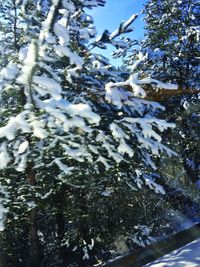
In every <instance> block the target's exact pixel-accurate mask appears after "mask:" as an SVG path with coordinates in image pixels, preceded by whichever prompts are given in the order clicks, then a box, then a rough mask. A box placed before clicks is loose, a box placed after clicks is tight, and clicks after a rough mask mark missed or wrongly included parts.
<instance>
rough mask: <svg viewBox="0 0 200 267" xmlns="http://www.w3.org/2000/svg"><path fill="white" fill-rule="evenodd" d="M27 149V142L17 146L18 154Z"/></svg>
mask: <svg viewBox="0 0 200 267" xmlns="http://www.w3.org/2000/svg"><path fill="white" fill-rule="evenodd" d="M28 147H29V142H28V141H24V142H22V143H21V144H20V145H19V148H18V154H23V153H24V152H25V151H26V150H27V149H28Z"/></svg>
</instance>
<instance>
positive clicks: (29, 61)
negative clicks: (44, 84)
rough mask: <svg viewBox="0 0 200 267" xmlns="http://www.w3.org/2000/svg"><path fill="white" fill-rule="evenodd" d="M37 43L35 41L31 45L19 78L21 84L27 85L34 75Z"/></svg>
mask: <svg viewBox="0 0 200 267" xmlns="http://www.w3.org/2000/svg"><path fill="white" fill-rule="evenodd" d="M36 49H37V48H36V44H35V42H34V41H32V43H31V44H30V45H29V47H28V52H27V55H26V58H25V60H24V63H23V67H22V70H21V72H22V74H21V75H20V77H19V78H18V79H17V81H18V82H19V83H21V84H25V85H27V84H28V83H29V79H30V77H31V75H32V71H33V68H34V66H35V64H36Z"/></svg>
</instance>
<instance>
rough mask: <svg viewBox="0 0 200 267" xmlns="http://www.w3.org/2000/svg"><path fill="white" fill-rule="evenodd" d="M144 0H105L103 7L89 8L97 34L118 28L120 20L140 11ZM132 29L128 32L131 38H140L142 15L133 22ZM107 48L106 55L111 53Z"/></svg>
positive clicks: (124, 19) (142, 26)
mask: <svg viewBox="0 0 200 267" xmlns="http://www.w3.org/2000/svg"><path fill="white" fill-rule="evenodd" d="M145 2H146V0H107V1H106V5H105V7H98V8H94V9H93V10H91V11H90V12H89V13H90V14H91V15H92V17H93V19H94V22H95V25H96V28H97V32H98V35H101V34H102V33H103V31H104V30H105V29H107V30H109V31H110V32H112V31H114V30H115V29H116V28H118V26H119V24H120V22H121V21H126V20H127V19H128V18H129V17H130V16H131V15H132V14H135V13H140V11H141V10H142V9H143V7H144V6H143V5H144V4H145ZM133 27H134V29H135V30H134V31H133V32H132V33H131V34H130V35H131V37H132V38H134V39H137V40H140V39H142V38H143V35H144V29H143V28H144V22H143V21H142V15H140V16H139V18H138V19H137V20H136V21H135V22H134V23H133ZM111 51H112V50H111V48H109V49H108V52H107V55H106V56H108V55H109V53H111Z"/></svg>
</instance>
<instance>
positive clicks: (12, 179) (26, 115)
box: [0, 0, 175, 267]
mask: <svg viewBox="0 0 200 267" xmlns="http://www.w3.org/2000/svg"><path fill="white" fill-rule="evenodd" d="M104 3H105V1H103V0H96V1H83V0H79V1H71V0H62V1H61V0H52V1H51V3H50V4H49V5H48V3H47V5H45V6H41V1H22V2H21V1H17V4H18V7H17V8H18V12H19V13H18V17H17V18H18V20H19V25H21V24H22V25H23V28H24V29H25V30H24V32H22V36H24V35H25V39H23V40H24V41H22V43H20V49H19V53H17V51H16V52H15V54H14V56H13V57H12V60H10V58H9V60H10V61H9V63H8V65H7V66H6V67H5V68H3V69H2V70H1V73H0V87H1V120H0V124H1V128H0V141H1V146H0V169H1V171H0V173H1V176H0V183H1V188H2V192H3V193H5V192H6V194H4V196H3V197H2V198H1V200H2V201H1V202H2V204H1V205H2V209H1V213H0V215H1V216H0V219H1V221H4V224H2V227H1V228H2V229H1V230H3V226H4V227H5V229H4V232H3V233H2V235H3V237H2V240H3V243H4V244H5V246H4V251H7V252H8V251H9V253H7V255H10V256H8V258H7V261H8V262H9V264H12V266H27V265H26V264H27V262H28V264H29V265H28V266H32V267H36V266H39V264H46V261H47V262H48V256H49V255H50V254H52V253H55V258H54V260H55V262H56V263H55V264H57V266H66V264H70V263H72V262H76V263H77V264H78V266H87V264H89V263H90V264H94V263H96V262H95V261H97V258H98V257H97V255H98V251H99V250H100V249H101V248H102V247H101V246H100V243H101V242H100V241H98V236H99V233H101V232H102V230H101V228H100V229H96V228H95V226H94V224H95V222H96V221H98V218H96V219H95V220H96V221H95V222H93V220H92V219H93V216H94V217H95V213H96V210H95V209H94V206H93V205H92V202H91V201H92V200H97V201H96V202H98V203H99V207H101V203H103V202H104V198H105V196H108V195H109V194H110V191H109V188H110V189H112V190H114V189H115V188H118V186H119V188H120V185H118V183H119V184H120V183H123V186H125V185H126V186H127V188H129V190H130V188H132V189H133V190H137V189H138V188H142V187H143V186H147V187H149V188H150V189H153V190H155V191H156V192H157V193H161V194H162V193H163V188H162V187H161V186H160V185H158V183H157V182H158V180H159V179H158V176H157V175H156V173H155V172H156V166H155V163H154V160H155V158H157V157H160V155H161V153H163V152H166V153H167V154H169V155H172V154H174V153H173V152H172V151H171V150H170V149H169V148H167V147H166V146H164V145H163V144H162V143H161V141H162V138H161V136H160V135H159V133H161V132H163V131H164V130H166V129H168V128H172V127H174V125H173V124H170V123H167V122H166V121H165V120H161V119H157V118H156V117H155V113H156V111H157V110H160V109H163V107H162V106H160V105H159V104H158V103H156V102H149V101H146V100H144V99H142V97H144V96H145V91H144V89H143V88H142V86H143V85H146V84H152V83H153V84H156V85H157V86H158V87H159V88H165V87H168V88H169V89H170V88H171V89H173V88H175V87H174V86H171V85H168V84H164V83H162V82H159V81H157V80H155V79H142V80H140V79H138V77H137V76H134V75H132V74H130V75H128V77H127V76H126V77H124V73H123V72H120V71H117V70H116V68H115V67H114V66H112V65H111V64H110V63H109V62H108V61H107V60H106V59H105V57H103V56H102V55H98V54H95V53H93V52H92V51H90V50H89V48H88V45H87V44H88V41H89V40H90V39H91V38H93V37H94V36H95V34H96V31H95V27H94V25H93V20H92V18H91V16H89V15H87V14H86V13H85V9H86V8H92V7H95V6H102V5H104ZM10 7H11V8H12V6H10ZM8 10H9V9H8ZM38 14H40V15H38ZM33 18H34V19H33ZM134 18H135V16H133V17H132V18H131V20H129V21H128V22H127V23H124V24H123V25H121V26H120V28H119V30H118V31H117V32H115V33H113V34H108V38H110V39H111V40H112V43H113V44H114V45H116V47H119V45H120V44H121V49H122V47H123V45H122V43H120V42H119V41H116V42H114V39H115V38H117V37H118V36H119V35H120V34H121V33H125V32H126V31H128V27H129V26H130V24H131V23H132V22H133V21H134ZM107 40H108V39H107ZM98 42H99V41H98ZM101 42H103V40H101ZM105 42H107V41H105ZM13 53H14V52H13ZM7 103H8V104H7ZM116 196H118V197H119V196H120V191H119V189H118V193H117V194H116ZM120 198H121V197H120ZM113 199H114V200H115V198H113ZM104 203H106V201H105V202H104ZM101 211H102V212H103V209H102V208H101ZM102 216H104V215H102ZM43 222H45V223H43ZM14 223H15V227H16V228H15V231H12V230H11V229H12V228H13V224H14ZM101 227H102V226H101ZM13 240H14V242H15V243H16V244H19V246H16V247H15V248H13V247H12V245H11V244H12V242H13ZM9 242H10V243H9ZM27 244H28V245H27ZM104 245H105V244H104ZM99 246H100V249H99ZM24 251H25V253H24ZM24 254H25V255H24ZM90 260H92V261H93V262H92V263H91V262H90ZM52 264H54V263H52ZM46 266H50V263H49V262H48V263H47V265H46Z"/></svg>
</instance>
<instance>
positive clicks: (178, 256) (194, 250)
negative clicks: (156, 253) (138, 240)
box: [145, 239, 200, 267]
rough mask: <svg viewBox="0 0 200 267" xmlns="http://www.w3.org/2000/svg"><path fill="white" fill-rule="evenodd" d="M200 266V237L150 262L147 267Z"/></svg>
mask: <svg viewBox="0 0 200 267" xmlns="http://www.w3.org/2000/svg"><path fill="white" fill-rule="evenodd" d="M170 266H174V267H199V266H200V239H197V240H195V241H193V242H191V243H189V244H188V245H186V246H184V247H182V248H180V249H177V250H174V251H173V252H171V253H170V254H167V255H165V256H163V257H162V258H160V259H158V260H156V261H154V262H151V263H148V264H147V265H145V267H170Z"/></svg>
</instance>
